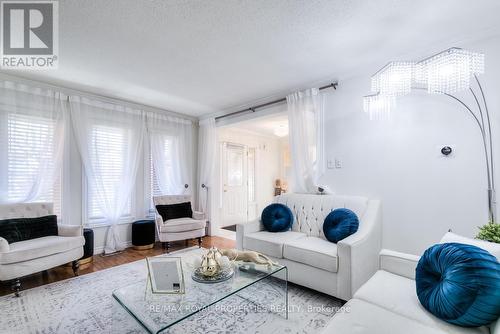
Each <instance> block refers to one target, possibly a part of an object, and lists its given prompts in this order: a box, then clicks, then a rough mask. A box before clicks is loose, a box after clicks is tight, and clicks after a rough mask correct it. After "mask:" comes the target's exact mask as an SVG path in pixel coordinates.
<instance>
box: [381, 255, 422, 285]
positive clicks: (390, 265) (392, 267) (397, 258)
mask: <svg viewBox="0 0 500 334" xmlns="http://www.w3.org/2000/svg"><path fill="white" fill-rule="evenodd" d="M419 260H420V256H417V255H413V254H406V253H400V252H395V251H391V250H388V249H382V251H381V252H380V255H379V262H380V263H379V266H380V269H381V270H385V271H388V272H390V273H393V274H396V275H399V276H403V277H406V278H409V279H413V280H414V279H415V269H416V268H417V264H418V261H419Z"/></svg>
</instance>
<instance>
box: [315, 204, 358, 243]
mask: <svg viewBox="0 0 500 334" xmlns="http://www.w3.org/2000/svg"><path fill="white" fill-rule="evenodd" d="M358 227H359V219H358V216H356V214H355V213H354V212H352V211H351V210H349V209H344V208H342V209H335V210H333V211H332V212H330V213H329V214H328V216H326V218H325V221H324V223H323V233H324V234H325V237H326V239H327V240H328V241H331V242H334V243H337V242H339V241H340V240H342V239H344V238H347V237H348V236H350V235H351V234H354V233H356V231H357V230H358Z"/></svg>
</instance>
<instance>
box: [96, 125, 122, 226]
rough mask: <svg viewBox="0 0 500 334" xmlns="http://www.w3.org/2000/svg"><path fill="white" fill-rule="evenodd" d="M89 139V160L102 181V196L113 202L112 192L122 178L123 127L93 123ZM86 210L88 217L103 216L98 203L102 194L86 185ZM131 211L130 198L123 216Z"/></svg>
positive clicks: (98, 217)
mask: <svg viewBox="0 0 500 334" xmlns="http://www.w3.org/2000/svg"><path fill="white" fill-rule="evenodd" d="M90 140H91V145H90V147H91V150H90V151H91V160H92V163H93V164H94V168H95V171H96V173H97V174H98V175H99V179H100V180H101V182H102V183H103V187H104V195H105V196H104V197H105V198H107V199H108V200H110V201H111V203H113V202H114V194H115V191H116V189H117V188H118V185H119V184H120V182H123V180H122V174H123V165H124V160H125V158H126V157H125V155H126V154H125V153H126V147H125V145H126V142H125V129H123V128H120V127H113V126H105V125H95V126H94V127H93V128H92V132H91V134H90ZM87 196H88V197H87V203H88V205H87V210H88V218H89V219H100V218H104V214H103V213H102V211H101V205H100V203H99V201H100V200H102V196H99V194H98V193H97V192H96V190H95V189H93V186H92V185H91V184H89V185H88V191H87ZM130 212H131V200H130V199H129V200H128V204H127V208H126V213H125V214H124V215H123V216H129V215H130Z"/></svg>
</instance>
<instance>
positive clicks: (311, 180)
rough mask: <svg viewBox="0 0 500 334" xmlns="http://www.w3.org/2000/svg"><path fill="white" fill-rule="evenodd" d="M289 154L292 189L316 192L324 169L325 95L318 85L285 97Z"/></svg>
mask: <svg viewBox="0 0 500 334" xmlns="http://www.w3.org/2000/svg"><path fill="white" fill-rule="evenodd" d="M286 101H287V107H288V123H289V124H288V127H289V142H290V155H291V161H292V180H291V181H292V182H291V185H290V186H291V190H292V191H293V192H296V193H317V184H318V179H319V177H320V176H321V175H323V173H324V171H325V167H324V166H325V163H324V128H323V122H324V119H323V117H324V116H323V96H322V95H321V93H320V92H319V89H317V88H310V89H307V90H305V91H301V92H296V93H293V94H290V95H288V96H287V97H286Z"/></svg>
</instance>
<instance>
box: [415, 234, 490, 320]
mask: <svg viewBox="0 0 500 334" xmlns="http://www.w3.org/2000/svg"><path fill="white" fill-rule="evenodd" d="M415 281H416V283H417V296H418V299H419V300H420V303H422V305H423V306H424V307H425V308H426V309H427V310H428V311H429V312H431V313H432V314H434V315H435V316H437V317H438V318H440V319H443V320H444V321H447V322H449V323H452V324H455V325H459V326H464V327H478V326H485V325H489V324H490V323H492V322H493V321H495V320H496V319H497V318H498V317H499V316H500V263H498V261H497V259H496V257H494V256H493V255H491V254H490V253H488V252H487V251H486V250H484V249H482V248H479V247H476V246H473V245H466V244H459V243H455V242H453V243H446V244H437V245H434V246H432V247H429V248H428V249H427V250H426V251H425V253H424V255H422V257H421V258H420V261H419V262H418V265H417V269H416V272H415Z"/></svg>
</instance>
